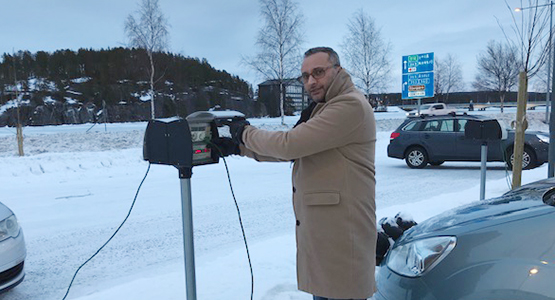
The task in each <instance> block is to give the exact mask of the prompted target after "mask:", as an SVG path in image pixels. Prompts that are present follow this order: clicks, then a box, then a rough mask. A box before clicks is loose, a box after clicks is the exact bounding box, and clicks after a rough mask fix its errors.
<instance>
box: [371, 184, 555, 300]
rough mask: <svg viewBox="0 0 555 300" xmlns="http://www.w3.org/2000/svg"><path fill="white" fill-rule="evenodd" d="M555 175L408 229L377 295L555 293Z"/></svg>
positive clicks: (543, 298)
mask: <svg viewBox="0 0 555 300" xmlns="http://www.w3.org/2000/svg"><path fill="white" fill-rule="evenodd" d="M554 206H555V178H550V179H545V180H542V181H538V182H535V183H531V184H528V185H525V186H522V187H521V188H519V189H516V190H513V191H510V192H507V193H506V194H504V195H503V196H501V197H498V198H494V199H490V200H487V201H481V202H479V203H475V204H471V205H467V206H463V207H461V208H457V209H455V210H452V211H448V212H445V213H443V214H441V215H438V216H436V217H433V218H430V219H428V220H426V221H424V222H422V223H420V224H418V225H416V226H414V227H412V228H410V229H409V230H407V231H406V232H405V233H404V234H403V235H402V236H401V237H400V238H399V239H398V240H397V241H396V242H395V244H394V245H393V246H392V248H391V249H390V250H389V252H388V254H387V256H386V257H385V259H384V261H383V263H382V265H381V267H380V268H379V270H378V271H377V277H376V281H377V287H378V292H377V293H376V294H375V295H374V299H376V300H384V299H387V300H393V299H396V300H399V299H415V300H416V299H419V300H471V299H472V300H477V299H478V300H479V299H488V300H501V299H511V300H547V299H555V284H553V279H554V278H555V230H554V228H555V207H554Z"/></svg>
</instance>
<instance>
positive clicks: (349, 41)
mask: <svg viewBox="0 0 555 300" xmlns="http://www.w3.org/2000/svg"><path fill="white" fill-rule="evenodd" d="M347 28H348V33H347V34H346V35H345V37H344V38H343V43H342V45H341V47H342V49H343V52H344V53H343V54H344V57H345V62H346V68H347V69H348V70H349V72H350V73H351V75H352V76H353V77H354V79H355V84H356V85H357V87H358V88H360V89H361V90H362V91H364V93H365V94H366V97H367V99H370V94H371V93H372V92H374V93H380V92H383V91H385V90H386V89H387V87H388V84H389V83H390V82H391V80H390V77H389V74H390V72H391V62H390V60H389V55H390V52H391V43H389V42H386V41H385V40H384V39H383V38H382V36H381V30H380V29H379V28H377V26H376V23H375V21H374V19H373V18H372V17H371V16H370V15H368V14H366V13H364V11H363V10H362V9H360V10H359V11H357V12H355V13H354V14H353V17H352V18H351V19H350V20H349V23H348V24H347Z"/></svg>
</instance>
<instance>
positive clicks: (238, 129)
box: [228, 118, 251, 145]
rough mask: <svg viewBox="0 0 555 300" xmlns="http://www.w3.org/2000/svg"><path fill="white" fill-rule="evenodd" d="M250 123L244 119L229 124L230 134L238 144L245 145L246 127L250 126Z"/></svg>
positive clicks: (235, 119)
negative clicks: (244, 133)
mask: <svg viewBox="0 0 555 300" xmlns="http://www.w3.org/2000/svg"><path fill="white" fill-rule="evenodd" d="M250 124H251V123H249V121H247V120H245V119H243V118H233V119H232V120H231V122H229V124H228V125H229V133H231V139H232V140H233V142H235V143H236V144H238V145H239V144H244V143H243V131H244V130H245V126H247V125H250Z"/></svg>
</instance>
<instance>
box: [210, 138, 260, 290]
mask: <svg viewBox="0 0 555 300" xmlns="http://www.w3.org/2000/svg"><path fill="white" fill-rule="evenodd" d="M208 143H209V144H210V146H211V147H214V148H215V149H216V150H218V152H219V153H220V157H221V158H222V159H223V161H224V165H225V171H226V173H227V180H228V181H229V188H230V190H231V196H233V201H234V202H235V207H236V208H237V215H238V216H239V225H241V232H242V233H243V241H244V242H245V249H246V250H247V259H248V261H249V269H250V271H251V300H252V299H253V296H254V273H253V271H252V263H251V255H250V252H249V245H248V244H247V236H246V235H245V229H244V228H243V220H242V219H241V210H240V209H239V204H237V199H236V198H235V192H234V191H233V185H232V184H231V176H230V175H229V168H228V167H227V161H226V160H225V157H224V155H223V152H222V150H221V149H220V148H219V147H218V146H217V145H216V144H214V143H212V142H208Z"/></svg>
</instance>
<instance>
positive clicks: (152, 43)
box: [125, 0, 169, 119]
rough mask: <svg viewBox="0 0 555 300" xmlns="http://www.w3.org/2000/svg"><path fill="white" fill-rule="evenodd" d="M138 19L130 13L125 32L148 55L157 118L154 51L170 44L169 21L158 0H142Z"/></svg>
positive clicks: (151, 101)
mask: <svg viewBox="0 0 555 300" xmlns="http://www.w3.org/2000/svg"><path fill="white" fill-rule="evenodd" d="M136 13H137V19H135V17H133V15H129V16H128V17H127V20H126V21H125V34H126V35H127V38H128V39H129V44H130V46H132V47H137V48H142V49H144V50H145V51H146V53H147V55H148V60H149V63H150V69H149V70H148V75H149V77H150V91H149V93H150V112H151V118H152V119H154V118H156V113H155V109H154V83H155V80H154V66H155V62H154V56H153V55H154V53H155V52H158V51H163V50H164V49H165V48H166V47H167V46H168V38H169V37H168V35H169V32H168V28H169V23H168V20H167V19H166V17H165V16H164V13H162V10H161V9H160V5H159V4H158V0H141V3H140V5H139V9H138V10H137V12H136Z"/></svg>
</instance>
